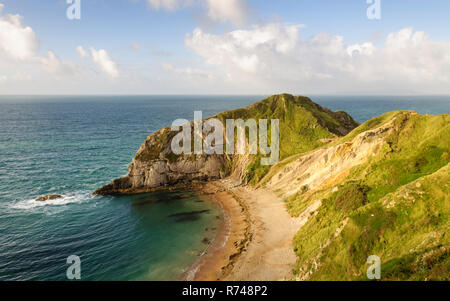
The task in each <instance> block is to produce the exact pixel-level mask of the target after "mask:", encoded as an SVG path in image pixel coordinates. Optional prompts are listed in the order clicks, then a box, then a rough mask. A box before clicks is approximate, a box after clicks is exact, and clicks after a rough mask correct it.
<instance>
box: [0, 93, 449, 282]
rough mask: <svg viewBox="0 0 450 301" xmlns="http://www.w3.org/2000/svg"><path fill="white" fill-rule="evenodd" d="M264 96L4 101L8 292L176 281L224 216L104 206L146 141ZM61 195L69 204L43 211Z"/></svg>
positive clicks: (1, 161)
mask: <svg viewBox="0 0 450 301" xmlns="http://www.w3.org/2000/svg"><path fill="white" fill-rule="evenodd" d="M261 98H263V97H262V96H202V97H197V96H116V97H106V96H104V97H103V96H102V97H67V96H65V97H59V96H53V97H44V96H40V97H31V96H23V97H19V96H16V97H10V96H0V233H1V235H0V280H65V279H66V269H67V267H68V265H67V264H66V258H67V257H68V256H70V255H78V256H79V257H80V258H81V276H82V279H83V280H173V279H179V278H180V277H181V276H182V274H183V273H184V272H185V271H186V269H187V268H188V267H189V266H191V264H192V263H193V262H194V261H195V260H196V259H197V258H198V255H199V254H201V253H202V252H203V251H204V250H205V249H206V247H207V245H206V244H205V243H204V242H203V241H204V239H205V238H207V239H212V238H213V237H214V236H215V235H216V231H217V228H218V226H219V223H220V217H221V212H220V210H219V209H218V208H217V207H216V205H215V204H214V203H211V202H209V201H208V200H203V199H200V198H199V197H198V196H197V195H196V194H195V193H193V192H190V191H175V192H158V193H152V194H143V195H137V196H127V197H93V196H92V195H91V193H92V191H94V190H95V189H97V188H99V187H101V186H102V185H104V184H107V183H109V182H110V180H111V179H113V178H117V177H120V176H122V175H124V174H126V173H127V166H128V164H129V163H130V161H131V159H132V158H133V156H134V155H135V153H136V151H137V149H138V148H139V146H140V145H141V144H142V142H143V141H144V140H145V138H146V136H147V135H148V134H150V133H152V132H154V131H156V130H158V129H160V128H162V127H165V126H168V125H170V124H171V123H172V121H173V120H175V119H179V118H184V119H189V120H190V119H193V112H194V111H195V110H201V111H203V114H204V117H207V116H212V115H214V114H216V113H218V112H222V111H225V110H229V109H234V108H237V107H244V106H247V105H249V104H251V103H253V102H255V101H257V100H260V99H261ZM312 99H313V100H314V101H316V102H318V103H320V104H322V105H324V106H327V107H329V108H331V109H333V110H345V111H347V112H348V113H350V114H351V115H352V116H353V117H354V118H355V119H356V120H358V121H360V122H363V121H365V120H367V119H369V118H371V117H373V116H376V115H379V114H381V113H384V112H386V111H391V110H397V109H411V110H417V111H419V112H420V113H430V114H440V113H449V112H450V97H437V96H434V97H389V96H383V97H331V96H314V97H312ZM48 193H57V194H62V195H64V198H63V199H62V200H55V201H50V202H47V203H36V202H34V199H35V198H36V197H38V196H40V195H44V194H48Z"/></svg>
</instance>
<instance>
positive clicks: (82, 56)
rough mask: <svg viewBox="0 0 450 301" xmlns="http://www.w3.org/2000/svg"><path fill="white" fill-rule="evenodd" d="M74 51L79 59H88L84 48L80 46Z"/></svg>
mask: <svg viewBox="0 0 450 301" xmlns="http://www.w3.org/2000/svg"><path fill="white" fill-rule="evenodd" d="M76 49H77V52H78V54H79V55H80V57H81V58H85V57H88V55H89V54H88V53H87V51H86V50H84V48H83V47H82V46H77V48H76Z"/></svg>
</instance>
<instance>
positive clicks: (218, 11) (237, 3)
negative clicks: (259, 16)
mask: <svg viewBox="0 0 450 301" xmlns="http://www.w3.org/2000/svg"><path fill="white" fill-rule="evenodd" d="M206 2H207V7H208V17H209V18H210V19H211V20H212V21H217V22H222V23H225V22H231V23H232V24H234V25H242V24H244V22H245V20H246V19H247V17H248V14H249V9H248V3H247V1H246V0H225V1H224V0H206Z"/></svg>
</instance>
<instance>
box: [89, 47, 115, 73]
mask: <svg viewBox="0 0 450 301" xmlns="http://www.w3.org/2000/svg"><path fill="white" fill-rule="evenodd" d="M90 51H91V56H92V60H93V61H94V63H95V64H97V66H99V67H100V69H101V70H102V71H103V72H104V73H106V74H107V75H108V76H110V77H112V78H117V77H119V70H118V68H117V64H116V63H115V62H114V61H113V60H112V59H111V58H110V57H109V54H108V52H106V50H104V49H100V50H96V49H94V48H93V47H91V48H90Z"/></svg>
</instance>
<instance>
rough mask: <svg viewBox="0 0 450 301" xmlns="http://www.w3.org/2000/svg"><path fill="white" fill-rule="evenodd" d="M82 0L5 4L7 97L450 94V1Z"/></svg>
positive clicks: (0, 40)
mask: <svg viewBox="0 0 450 301" xmlns="http://www.w3.org/2000/svg"><path fill="white" fill-rule="evenodd" d="M80 1H81V13H82V17H81V20H68V19H67V17H66V9H67V7H68V4H67V3H66V1H65V0H46V1H35V0H0V3H1V4H3V9H2V12H1V14H0V18H1V19H0V94H128V93H132V94H183V93H189V94H216V93H217V94H246V93H250V94H252V93H263V94H266V93H267V94H270V93H278V92H291V93H302V92H305V93H324V94H328V93H330V94H333V93H346V94H366V93H367V94H389V93H393V94H413V93H423V94H446V93H450V90H449V88H448V87H449V86H450V85H449V80H450V74H449V71H448V70H450V68H447V67H449V65H448V64H450V58H449V57H448V56H449V49H450V48H449V45H450V44H449V43H450V18H449V14H450V2H449V1H444V0H431V1H418V0H413V1H407V3H406V1H398V0H397V1H396V0H380V1H381V19H380V20H369V19H368V18H367V14H366V10H367V8H368V7H369V5H370V4H367V3H366V0H315V1H313V0H303V1H299V0H280V1H257V0H248V1H246V0H140V1H139V0H80ZM227 1H229V2H228V4H225V5H223V4H220V2H227ZM374 1H375V0H374ZM8 15H13V16H14V15H20V16H22V18H21V19H20V23H18V22H15V21H12V20H13V19H12V18H9V17H8ZM14 22H15V23H14ZM296 25H299V26H298V27H295V26H296ZM300 25H301V26H300ZM12 26H15V27H12ZM27 28H30V30H32V34H29V32H28V31H27V30H26V29H27ZM2 30H3V34H2ZM422 32H423V34H422ZM389 35H391V38H389ZM14 37H16V38H14ZM340 37H342V38H340ZM12 41H24V43H23V44H24V45H19V44H20V43H18V45H17V47H30V49H11V47H12V46H8V45H13V44H14V45H15V42H12ZM248 41H252V42H251V43H249V42H248ZM388 41H390V42H388ZM2 45H3V46H2ZM79 46H81V48H82V49H83V50H84V52H85V55H84V56H82V55H80V51H77V47H79ZM20 51H25V52H26V53H27V55H26V57H23V56H22V57H18V56H17V55H16V54H17V53H19V52H20ZM49 51H51V54H49V53H48V52H49ZM355 51H356V52H358V53H356V55H355V56H354V55H353V54H354V53H355ZM415 62H417V63H415ZM61 83H65V84H61Z"/></svg>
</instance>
